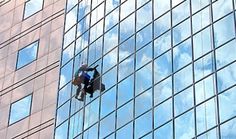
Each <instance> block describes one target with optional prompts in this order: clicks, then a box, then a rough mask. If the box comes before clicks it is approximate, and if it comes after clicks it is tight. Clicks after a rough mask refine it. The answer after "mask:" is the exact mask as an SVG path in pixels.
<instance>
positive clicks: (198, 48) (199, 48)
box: [193, 27, 213, 59]
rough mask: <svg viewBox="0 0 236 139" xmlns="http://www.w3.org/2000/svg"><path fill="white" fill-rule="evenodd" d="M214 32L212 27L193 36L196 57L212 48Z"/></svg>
mask: <svg viewBox="0 0 236 139" xmlns="http://www.w3.org/2000/svg"><path fill="white" fill-rule="evenodd" d="M211 37H212V34H211V29H210V27H208V28H206V29H204V30H203V31H201V32H199V33H197V34H196V35H194V36H193V51H194V59H197V58H199V57H200V56H202V55H204V54H206V53H207V52H209V51H211V50H212V47H213V46H212V39H211Z"/></svg>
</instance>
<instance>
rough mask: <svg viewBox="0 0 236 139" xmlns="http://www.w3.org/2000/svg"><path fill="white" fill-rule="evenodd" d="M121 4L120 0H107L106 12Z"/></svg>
mask: <svg viewBox="0 0 236 139" xmlns="http://www.w3.org/2000/svg"><path fill="white" fill-rule="evenodd" d="M119 4H120V0H106V14H107V13H109V12H110V11H112V10H113V9H114V8H116V7H117V6H118V5H119ZM117 9H119V8H117ZM118 12H119V11H118Z"/></svg>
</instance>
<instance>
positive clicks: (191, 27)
mask: <svg viewBox="0 0 236 139" xmlns="http://www.w3.org/2000/svg"><path fill="white" fill-rule="evenodd" d="M189 6H190V8H189V12H190V32H191V49H192V79H193V81H192V83H193V94H192V95H193V107H194V108H193V109H194V136H195V137H197V118H196V117H197V116H196V115H197V111H196V96H195V76H194V73H195V70H194V51H193V14H192V0H189ZM195 137H194V138H195Z"/></svg>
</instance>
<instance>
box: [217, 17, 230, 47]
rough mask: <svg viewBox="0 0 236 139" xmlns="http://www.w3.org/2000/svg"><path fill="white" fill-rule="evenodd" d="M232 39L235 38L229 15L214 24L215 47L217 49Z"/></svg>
mask: <svg viewBox="0 0 236 139" xmlns="http://www.w3.org/2000/svg"><path fill="white" fill-rule="evenodd" d="M233 37H235V25H234V17H233V14H230V15H228V16H227V17H224V18H223V19H221V20H220V21H218V22H216V23H215V24H214V39H215V46H216V47H218V46H220V45H222V44H223V43H225V42H227V41H228V40H230V39H232V38H233Z"/></svg>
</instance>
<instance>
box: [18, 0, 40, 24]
mask: <svg viewBox="0 0 236 139" xmlns="http://www.w3.org/2000/svg"><path fill="white" fill-rule="evenodd" d="M30 1H31V0H26V1H25V2H24V10H23V18H22V20H26V19H28V18H30V17H31V16H34V15H35V14H37V13H38V12H40V11H42V10H43V6H44V0H42V1H43V2H42V8H41V9H40V10H38V11H36V12H34V13H33V14H31V15H29V16H25V11H26V4H27V3H28V2H30Z"/></svg>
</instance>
